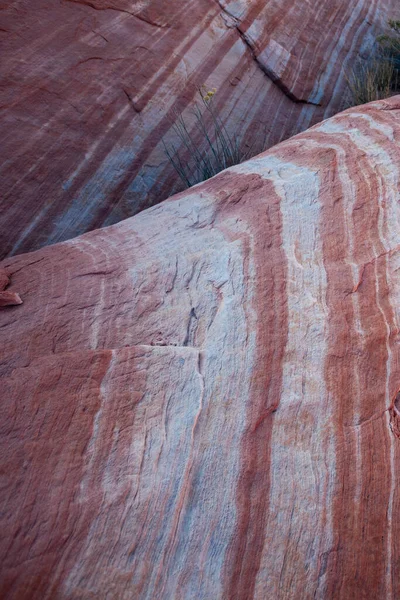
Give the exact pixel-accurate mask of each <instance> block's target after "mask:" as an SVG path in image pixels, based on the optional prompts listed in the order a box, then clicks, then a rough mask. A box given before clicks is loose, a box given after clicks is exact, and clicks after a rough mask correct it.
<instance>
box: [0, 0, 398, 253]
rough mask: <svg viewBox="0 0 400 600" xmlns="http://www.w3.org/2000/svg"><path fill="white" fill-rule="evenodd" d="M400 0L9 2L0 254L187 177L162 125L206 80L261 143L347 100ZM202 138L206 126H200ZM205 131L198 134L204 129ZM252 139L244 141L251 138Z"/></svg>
mask: <svg viewBox="0 0 400 600" xmlns="http://www.w3.org/2000/svg"><path fill="white" fill-rule="evenodd" d="M395 8H396V2H395V0H347V1H345V2H344V1H343V0H319V1H318V2H316V1H309V0H268V1H267V0H168V1H166V0H58V1H57V2H54V0H35V2H34V3H32V0H14V1H11V0H8V1H7V0H6V1H3V2H0V40H1V56H2V61H1V67H0V73H1V86H0V107H1V109H2V110H1V113H0V115H1V116H0V126H1V127H2V143H1V145H0V173H1V177H0V181H1V183H0V258H2V257H5V256H7V255H13V254H19V253H21V252H27V251H29V250H35V249H37V248H39V247H41V246H43V245H45V244H49V243H54V242H58V241H62V240H66V239H69V238H71V237H73V236H76V235H78V234H81V233H84V232H85V231H88V230H90V229H93V228H96V227H101V226H104V225H110V224H112V223H115V222H117V221H119V220H121V219H123V218H125V217H127V216H131V215H133V214H135V213H137V212H138V211H140V210H141V209H143V208H146V207H149V206H151V205H153V204H155V203H157V202H159V201H160V200H163V199H165V198H166V197H167V196H168V195H170V194H171V193H173V192H175V191H179V190H181V189H182V188H181V187H180V186H181V184H180V181H179V178H178V176H177V174H176V172H175V171H174V169H173V167H172V166H171V164H170V163H169V161H168V159H167V158H166V154H165V151H164V146H163V143H162V139H164V140H165V141H166V143H167V144H168V145H170V144H172V143H174V144H175V145H176V146H177V147H179V141H178V140H177V139H175V138H174V136H175V134H174V133H173V129H172V124H173V123H174V121H175V120H176V118H177V114H179V113H180V112H181V111H184V115H185V118H186V120H187V123H188V127H189V128H192V129H193V131H197V130H196V129H195V125H194V120H193V114H192V111H193V106H194V102H195V99H196V97H197V89H198V88H199V87H200V86H202V85H205V86H206V88H208V89H211V88H214V87H215V88H217V94H216V96H215V107H216V110H217V112H218V114H220V115H221V118H222V119H223V121H224V122H225V123H226V126H227V128H228V130H229V131H230V133H231V134H235V135H237V136H239V138H241V139H242V140H243V149H244V150H245V149H246V147H247V149H248V150H251V152H253V154H257V153H258V152H259V151H260V150H261V149H262V148H265V147H270V146H273V145H274V144H276V143H278V142H279V141H281V140H283V139H286V138H288V137H290V136H291V135H293V134H295V133H298V132H299V131H304V130H305V129H306V128H307V127H309V126H310V125H311V124H314V123H316V122H317V121H320V120H322V119H323V118H326V117H328V116H331V115H332V114H333V113H335V112H338V110H340V109H341V107H342V106H343V100H344V98H343V92H344V88H345V74H346V72H348V71H349V69H350V68H351V66H352V65H353V64H354V62H355V60H356V58H357V55H358V53H359V52H361V53H363V52H364V51H365V50H366V49H367V48H369V47H370V46H371V44H372V42H373V40H374V38H375V36H376V35H377V34H378V33H382V31H383V25H384V23H385V22H386V21H387V19H388V17H390V16H391V17H396V14H395V12H393V11H394V10H395ZM197 137H198V135H197ZM198 143H200V138H199V139H198ZM250 147H251V148H250Z"/></svg>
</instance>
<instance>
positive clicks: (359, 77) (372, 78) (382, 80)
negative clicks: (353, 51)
mask: <svg viewBox="0 0 400 600" xmlns="http://www.w3.org/2000/svg"><path fill="white" fill-rule="evenodd" d="M389 26H390V27H391V29H392V31H393V33H392V34H391V35H388V34H386V35H382V36H380V37H378V38H377V43H376V47H375V49H374V53H373V56H372V57H371V58H370V59H369V60H367V61H362V62H359V63H358V64H357V65H356V67H355V68H354V69H353V70H352V72H351V74H350V75H349V77H348V85H349V88H350V92H351V96H352V101H351V104H352V105H358V104H366V103H367V102H373V101H374V100H381V99H382V98H388V97H389V96H392V95H393V94H396V93H398V92H399V91H400V21H393V20H391V21H389Z"/></svg>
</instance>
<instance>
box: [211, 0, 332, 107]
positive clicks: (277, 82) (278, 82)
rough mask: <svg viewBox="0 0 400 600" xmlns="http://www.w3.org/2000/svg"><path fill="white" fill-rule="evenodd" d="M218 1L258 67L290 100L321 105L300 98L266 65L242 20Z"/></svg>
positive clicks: (297, 102)
mask: <svg viewBox="0 0 400 600" xmlns="http://www.w3.org/2000/svg"><path fill="white" fill-rule="evenodd" d="M215 1H216V3H217V4H218V6H219V7H220V9H221V10H222V11H223V13H225V14H226V15H227V16H228V17H229V18H230V19H231V20H232V21H233V23H234V25H233V28H234V29H236V31H237V33H238V35H239V37H240V38H241V40H242V42H243V43H244V45H245V46H246V48H247V49H248V51H249V52H250V54H251V57H252V59H253V60H254V62H255V63H256V65H257V66H258V68H259V69H260V70H261V71H262V72H263V73H264V75H265V76H266V77H268V79H269V80H270V81H272V83H273V84H274V85H276V87H277V88H279V89H280V91H281V92H282V93H283V94H284V95H285V96H286V97H287V98H289V100H291V101H292V102H294V103H296V104H309V105H311V106H321V104H320V103H318V102H311V101H310V100H304V99H303V98H298V97H297V96H296V95H295V94H293V92H292V91H291V90H290V89H289V88H288V86H287V85H286V84H285V83H284V82H283V81H282V79H281V78H280V77H278V76H277V75H276V74H275V73H274V71H273V70H272V69H269V68H268V67H267V66H266V65H264V64H263V63H262V62H261V61H260V60H259V58H258V56H257V54H256V51H255V49H254V47H253V45H252V43H251V42H250V40H249V38H248V36H247V35H246V33H245V32H244V31H243V30H242V29H241V27H240V22H239V20H238V19H237V17H235V16H234V15H232V14H231V13H230V12H229V11H228V10H227V9H226V8H225V7H224V6H223V5H222V4H221V2H220V0H215Z"/></svg>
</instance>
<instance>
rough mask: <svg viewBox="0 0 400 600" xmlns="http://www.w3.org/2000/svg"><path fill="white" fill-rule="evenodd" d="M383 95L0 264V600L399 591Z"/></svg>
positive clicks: (395, 285) (388, 107)
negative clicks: (120, 216)
mask: <svg viewBox="0 0 400 600" xmlns="http://www.w3.org/2000/svg"><path fill="white" fill-rule="evenodd" d="M399 140H400V99H399V98H394V99H392V100H390V101H384V102H380V103H376V104H372V105H369V106H367V107H364V108H362V109H352V110H351V111H349V112H347V113H343V114H340V115H338V116H337V117H335V118H333V119H331V120H329V121H326V122H324V123H322V124H321V125H318V126H316V127H314V128H313V129H311V130H310V131H308V132H306V133H305V134H301V135H299V136H297V137H296V138H294V139H292V140H290V141H288V142H285V143H283V144H280V145H278V146H277V147H276V148H274V149H273V150H271V151H269V152H267V153H265V154H263V155H261V156H259V157H257V158H255V159H253V160H251V161H249V162H247V163H245V164H243V165H241V166H238V167H234V168H232V169H230V170H228V171H226V172H224V173H222V174H221V175H219V176H217V177H216V178H214V179H212V180H210V181H208V182H206V183H205V184H202V185H200V186H197V187H195V188H192V189H191V190H189V191H188V192H187V193H184V194H181V195H179V196H176V197H175V198H173V199H171V200H169V201H167V202H164V203H162V204H160V205H158V206H156V207H153V208H151V209H149V210H147V211H144V212H142V213H141V214H139V215H137V216H135V217H133V218H131V219H129V220H126V221H124V222H121V223H119V224H118V225H114V226H112V227H110V228H106V229H103V230H99V231H94V232H91V233H88V234H86V235H84V236H82V237H80V238H76V239H74V240H71V241H68V242H65V243H62V244H59V245H56V246H53V247H49V248H45V249H42V250H40V251H37V252H35V253H32V254H26V255H21V256H18V257H15V258H12V259H8V260H7V261H6V262H5V263H3V265H2V266H3V267H4V268H5V269H6V271H7V273H8V274H9V275H10V276H11V285H10V286H9V288H8V290H9V291H10V292H17V293H19V294H20V295H21V297H22V300H23V302H24V303H23V304H22V305H21V306H16V307H7V308H4V309H2V311H1V312H0V331H1V362H0V365H1V376H2V379H1V389H2V393H1V402H2V424H1V437H0V444H1V447H0V462H1V488H0V496H1V503H2V510H1V513H0V530H1V532H2V536H1V542H0V548H1V553H0V564H1V571H2V572H1V590H0V595H1V597H2V598H7V599H18V600H20V599H26V600H28V599H29V600H35V599H38V600H39V599H40V600H44V599H54V598H57V599H59V600H61V599H68V600H70V599H72V598H74V599H79V600H89V599H92V598H96V599H100V600H101V599H106V598H107V599H108V598H113V599H114V598H116V599H129V600H131V599H132V600H133V599H135V600H137V599H148V600H153V599H154V598H159V599H165V600H169V599H171V598H180V599H187V600H189V599H193V598H196V599H199V600H201V599H204V600H209V599H210V598H213V599H221V600H226V599H229V600H230V599H241V600H249V599H259V600H265V599H266V598H274V599H275V598H276V599H285V600H292V599H293V598H301V599H302V600H308V599H314V598H317V599H333V598H334V599H335V600H337V599H343V600H349V599H351V598H357V599H360V598H363V599H371V600H376V599H377V598H379V599H383V598H385V599H393V600H394V599H396V598H399V597H400V579H399V577H398V573H397V565H398V564H399V560H400V546H399V544H400V542H399V539H400V536H399V525H398V522H399V519H398V515H399V502H400V496H399V489H400V488H399V477H400V439H399V437H400V433H399V431H400V428H399V416H398V415H399V410H400V406H398V403H399V400H398V398H399V395H398V391H399V389H400V370H399V358H400V347H399V307H400V275H399V273H400V252H399V250H400V242H399V231H400V204H399V199H400V198H399V177H400V148H399Z"/></svg>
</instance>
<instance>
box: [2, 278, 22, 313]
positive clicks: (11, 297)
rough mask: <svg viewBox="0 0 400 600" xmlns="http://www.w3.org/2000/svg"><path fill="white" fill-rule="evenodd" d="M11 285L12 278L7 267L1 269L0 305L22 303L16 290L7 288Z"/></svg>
mask: <svg viewBox="0 0 400 600" xmlns="http://www.w3.org/2000/svg"><path fill="white" fill-rule="evenodd" d="M8 285H10V279H9V277H8V275H7V272H6V271H5V269H0V306H16V305H17V304H22V300H21V298H20V297H19V295H18V294H17V293H16V292H10V291H7V290H6V287H7V286H8Z"/></svg>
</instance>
